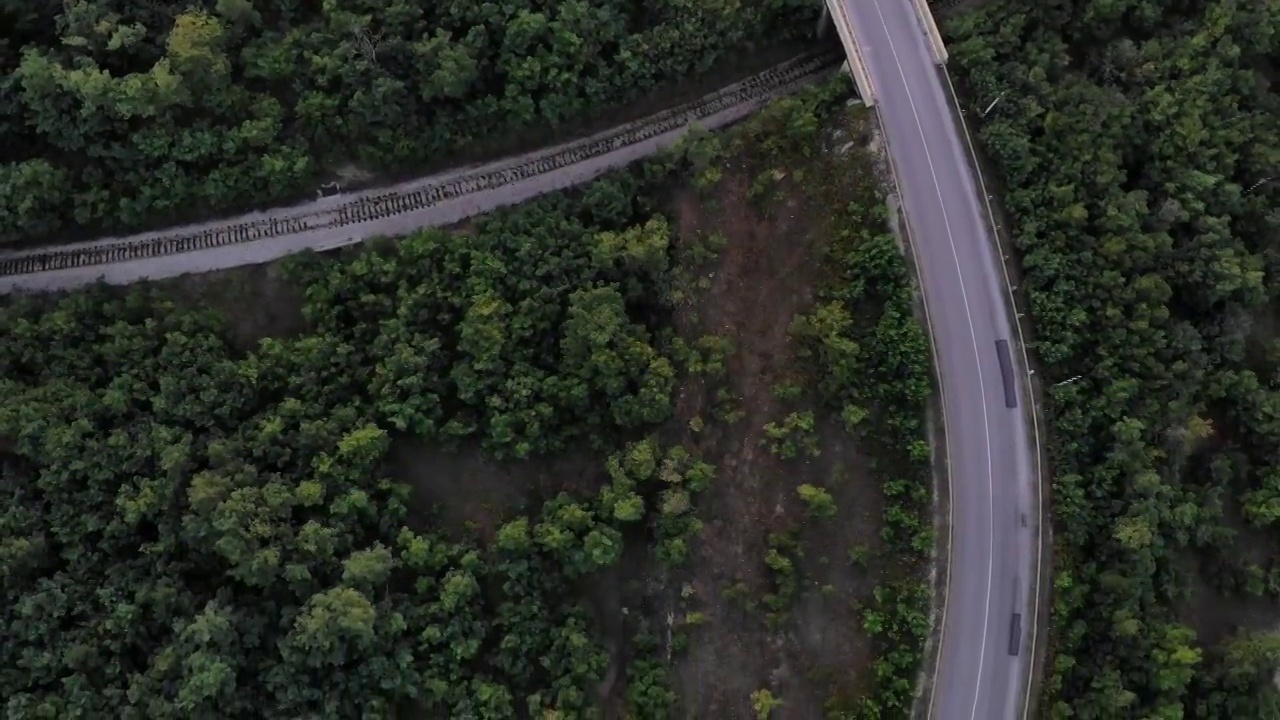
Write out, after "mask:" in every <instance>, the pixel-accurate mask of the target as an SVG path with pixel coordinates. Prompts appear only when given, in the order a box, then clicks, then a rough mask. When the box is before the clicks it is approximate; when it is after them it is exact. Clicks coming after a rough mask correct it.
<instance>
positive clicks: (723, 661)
mask: <svg viewBox="0 0 1280 720" xmlns="http://www.w3.org/2000/svg"><path fill="white" fill-rule="evenodd" d="M751 181H752V178H750V177H747V176H746V175H745V174H729V175H726V178H725V180H724V181H723V182H722V183H721V184H720V186H719V187H718V188H717V190H716V193H715V197H714V198H713V199H712V200H711V201H710V202H707V201H705V200H700V199H699V198H698V196H697V195H696V194H694V193H693V192H686V193H683V194H682V195H681V196H680V199H679V203H678V208H679V211H678V217H677V219H678V222H679V234H680V242H681V243H688V242H693V241H696V239H697V238H699V237H701V236H703V235H705V234H706V233H710V232H719V233H721V234H722V235H723V236H724V237H725V238H726V239H727V241H728V242H727V244H726V245H725V247H724V249H723V250H722V251H721V252H720V256H719V259H718V262H717V263H716V265H715V266H714V268H713V269H712V271H711V273H710V286H709V287H708V288H707V289H706V291H705V292H704V293H703V294H702V296H701V297H700V298H699V299H698V301H697V302H696V303H695V304H693V305H692V306H691V307H688V308H685V309H684V310H683V311H682V312H681V313H679V316H678V318H677V324H678V326H679V328H680V331H681V334H682V335H684V336H688V337H696V336H698V335H701V334H716V335H719V336H722V337H727V338H730V339H731V340H732V341H733V343H734V346H735V352H734V353H733V355H732V356H731V357H730V358H729V361H728V379H729V387H730V390H731V393H732V395H733V396H734V397H735V398H737V399H738V402H739V404H740V409H741V411H742V413H743V416H742V418H741V419H740V420H738V421H737V422H735V423H733V424H728V425H726V424H725V423H723V422H714V421H712V422H709V423H708V426H707V429H706V430H703V431H702V432H701V433H696V434H695V433H692V432H690V431H687V430H686V431H685V432H684V435H685V440H686V441H687V442H690V443H691V444H696V445H697V446H698V448H699V449H700V451H701V452H702V454H703V455H704V456H705V457H706V458H707V459H708V460H709V461H711V462H713V463H715V464H716V466H717V474H716V481H715V484H714V486H713V487H712V489H710V490H709V491H708V492H707V493H706V496H705V497H703V498H701V499H700V500H699V503H700V506H701V510H700V513H699V514H700V516H701V517H702V518H704V521H705V523H706V525H705V527H704V528H703V531H702V537H701V543H700V546H699V547H698V549H697V551H696V553H695V556H694V557H693V559H692V563H691V565H690V568H689V577H688V585H689V587H691V588H692V593H690V592H689V591H688V590H684V594H685V595H687V596H690V600H689V603H688V604H689V606H690V607H691V608H692V609H694V610H696V611H697V612H700V613H702V614H703V615H704V616H705V620H704V621H703V622H702V623H701V624H699V625H698V626H697V627H693V628H688V631H689V632H690V633H691V636H690V641H689V644H688V652H687V655H685V656H684V658H683V659H681V660H679V662H678V664H677V674H678V679H677V683H676V685H677V692H678V694H679V696H680V697H681V706H682V708H681V712H680V713H679V714H678V716H680V717H687V718H712V717H714V718H748V717H755V713H754V711H753V709H752V707H751V701H750V696H751V693H753V692H755V691H758V690H769V691H770V692H771V693H772V694H773V695H774V696H775V697H777V698H779V699H781V700H782V702H783V704H782V705H781V706H780V707H779V708H778V709H777V710H775V712H774V714H773V715H772V716H771V717H775V718H816V717H822V716H823V715H824V714H825V713H824V709H823V705H824V703H825V702H826V701H827V700H828V699H830V698H840V699H848V698H851V697H853V696H856V695H858V694H860V692H861V691H862V690H864V689H865V687H866V685H865V676H866V674H867V673H865V672H864V671H865V670H866V669H867V666H868V664H869V662H870V660H871V657H872V656H871V652H872V648H871V646H870V644H869V642H868V639H867V637H866V636H865V635H864V634H863V633H862V631H861V622H860V615H859V608H860V603H861V602H863V601H864V600H865V599H867V598H868V597H869V594H870V592H871V589H872V587H873V585H874V583H875V579H876V573H875V571H874V568H873V569H862V568H857V567H855V566H854V565H853V564H852V563H851V562H850V551H851V550H853V549H854V548H858V547H859V546H861V547H862V548H863V551H864V552H867V551H874V549H875V548H877V547H878V542H879V536H878V533H879V529H880V523H881V520H880V517H881V498H880V493H879V489H878V485H877V482H876V480H875V479H874V478H873V477H872V475H871V474H870V473H869V472H868V467H869V462H870V461H869V460H868V459H867V458H865V457H862V456H860V455H859V453H858V451H857V449H856V448H855V447H854V446H853V442H852V440H851V438H850V437H849V436H848V435H847V434H846V433H845V432H844V431H843V429H841V428H839V427H838V426H837V424H836V423H835V422H833V421H832V418H830V417H825V416H823V415H822V414H821V413H818V417H819V418H820V422H819V436H820V438H821V440H820V447H821V454H820V455H819V456H818V457H817V458H813V459H810V458H806V457H804V456H801V457H799V458H795V459H791V460H781V459H778V458H777V457H775V456H774V455H773V454H771V453H770V452H769V450H768V449H767V448H766V447H762V445H761V440H762V439H763V436H764V433H763V428H764V426H765V425H766V424H767V423H769V422H776V421H779V420H781V419H782V418H783V417H784V416H785V415H786V414H787V412H789V411H792V410H802V409H805V407H806V406H805V405H804V404H803V403H800V404H796V403H794V402H793V403H784V402H782V401H780V400H779V399H778V398H777V397H775V395H774V387H775V386H776V385H778V384H779V383H781V382H784V381H788V380H794V379H796V375H797V373H798V372H799V368H798V365H797V363H796V358H795V350H796V348H795V347H794V345H793V341H792V339H791V338H790V336H789V335H788V327H789V326H790V324H791V322H792V319H793V318H794V317H795V315H796V314H798V313H801V312H804V311H806V310H807V309H808V308H809V307H810V306H811V305H812V302H813V297H812V289H813V287H814V285H815V282H816V281H817V280H818V277H819V274H820V265H819V262H818V259H819V258H820V254H821V250H822V247H823V244H824V242H825V241H824V239H825V238H826V237H827V236H828V235H827V233H826V232H825V231H824V228H822V227H821V221H822V216H821V214H820V213H818V214H816V215H815V213H814V212H813V207H812V205H811V203H810V202H809V201H810V200H811V199H810V198H806V197H804V195H805V194H804V193H803V191H800V190H798V189H796V188H795V187H791V188H788V189H787V190H785V191H784V192H783V193H782V194H781V202H778V203H775V204H773V205H772V206H771V208H770V212H769V217H762V216H761V215H760V214H759V213H758V212H757V211H756V210H755V209H754V208H753V207H752V204H751V203H750V202H749V201H748V199H747V197H746V194H747V188H748V186H749V185H750V183H751ZM698 384H700V382H698V381H695V383H694V385H695V386H693V387H688V388H686V389H685V392H684V393H683V397H682V402H681V403H680V406H679V408H678V411H677V413H678V415H679V417H678V418H677V423H678V424H679V426H680V427H681V428H687V425H688V423H689V421H691V420H693V418H695V417H697V418H701V419H704V420H707V419H709V417H710V415H711V410H710V408H709V407H708V405H709V404H710V401H711V398H710V397H709V396H710V395H711V393H709V392H707V391H706V389H705V388H701V387H696V386H697V385H698ZM804 483H809V484H813V485H817V486H821V487H825V488H827V489H828V490H829V491H830V492H831V494H832V496H833V498H834V500H835V503H836V505H837V507H838V508H839V514H838V515H837V516H836V517H835V518H832V519H829V520H813V521H808V520H806V516H805V510H804V507H803V505H802V503H801V502H800V500H799V499H798V497H797V495H796V488H797V487H798V486H799V485H801V484H804ZM786 531H794V532H795V533H796V538H797V540H798V541H799V546H800V554H801V557H799V558H797V560H796V566H797V570H798V575H799V579H800V581H799V585H800V587H799V593H798V594H797V596H796V599H795V601H794V602H793V603H792V606H791V609H790V611H789V612H788V613H787V615H788V618H787V619H786V620H785V621H784V622H782V623H780V624H778V625H776V626H775V627H773V628H771V627H770V625H769V623H768V622H767V610H766V609H765V608H764V607H763V606H762V603H761V599H762V598H763V597H764V596H765V595H766V594H767V593H768V592H770V588H771V583H772V582H773V580H772V579H771V572H770V570H769V568H768V567H767V566H766V564H765V562H764V558H765V555H766V553H767V552H768V550H769V544H768V537H769V535H770V534H771V533H779V532H786ZM743 590H745V593H743Z"/></svg>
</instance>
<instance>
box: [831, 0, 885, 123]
mask: <svg viewBox="0 0 1280 720" xmlns="http://www.w3.org/2000/svg"><path fill="white" fill-rule="evenodd" d="M844 3H845V0H827V7H828V8H829V9H830V10H831V20H832V22H833V23H835V26H836V32H837V33H839V35H840V44H841V45H843V46H844V52H845V56H846V58H847V60H848V65H849V71H850V72H851V73H852V74H853V81H854V82H855V83H857V85H858V94H859V95H861V96H862V104H863V105H866V106H867V107H874V106H875V104H876V88H875V85H873V84H872V82H871V74H870V73H868V72H867V66H866V63H865V62H864V61H863V59H862V51H861V50H859V49H858V41H857V39H856V38H855V37H854V35H853V23H852V22H850V21H849V16H848V15H847V14H846V13H845V9H844Z"/></svg>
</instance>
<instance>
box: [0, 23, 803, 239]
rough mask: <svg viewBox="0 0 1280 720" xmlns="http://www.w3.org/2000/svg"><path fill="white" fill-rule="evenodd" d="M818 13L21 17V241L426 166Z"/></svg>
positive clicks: (17, 165)
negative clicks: (359, 170) (343, 168)
mask: <svg viewBox="0 0 1280 720" xmlns="http://www.w3.org/2000/svg"><path fill="white" fill-rule="evenodd" d="M816 16H817V6H816V5H814V4H813V3H810V2H807V1H806V0H768V1H767V2H753V3H741V2H737V0H717V1H713V2H705V1H699V2H688V1H687V0H645V1H644V2H639V1H638V0H553V1H551V2H531V1H530V0H517V1H514V2H502V3H491V2H490V3H480V2H473V1H471V0H442V1H439V2H428V3H421V2H409V1H407V0H396V1H395V2H390V3H388V2H372V1H370V0H326V1H325V2H323V3H317V2H302V1H301V0H282V1H281V2H271V3H252V2H249V1H248V0H216V2H215V1H213V0H205V1H204V2H194V3H177V4H174V3H142V2H136V1H127V0H67V1H66V2H56V3H26V2H18V1H17V0H7V1H6V2H0V28H3V29H2V30H0V138H3V142H2V143H0V244H3V243H5V242H13V241H15V240H20V239H27V238H38V239H44V240H48V239H49V238H50V237H56V233H58V232H59V231H60V230H68V229H71V230H74V229H78V228H88V229H94V230H112V231H115V230H123V229H130V228H136V227H140V226H144V225H147V226H151V225H155V224H157V223H161V222H163V221H165V220H171V219H174V218H179V217H181V218H189V217H191V216H193V215H199V214H207V213H213V212H218V211H226V210H228V209H230V208H238V207H241V206H245V205H248V204H252V205H256V206H261V205H262V204H264V203H269V202H272V201H277V200H280V199H284V198H292V197H295V196H297V195H298V194H299V193H302V194H310V193H311V192H313V191H314V187H315V180H316V178H318V177H328V178H330V179H332V177H333V176H332V174H331V171H332V170H333V169H334V168H335V167H337V166H339V165H342V164H344V163H356V164H358V165H359V166H360V167H363V168H366V169H369V170H371V171H386V170H404V169H408V170H415V169H416V170H419V171H421V169H422V167H423V166H425V165H426V164H428V163H430V162H432V161H434V160H437V159H438V158H439V157H441V156H444V155H453V154H455V153H457V152H458V151H459V150H461V149H463V148H466V147H468V146H469V145H471V144H473V143H475V142H476V141H482V140H490V139H492V138H495V137H501V136H504V135H509V134H511V133H514V132H519V131H526V130H530V129H540V128H546V127H555V126H559V125H563V124H564V123H567V122H570V121H575V120H579V119H581V118H583V117H585V116H588V115H592V114H598V113H600V112H601V111H602V110H603V109H605V108H609V107H613V106H617V105H619V104H620V103H624V102H627V101H630V100H634V99H636V98H637V97H639V96H640V95H642V94H644V93H646V92H647V91H650V90H653V89H654V88H656V87H659V86H661V85H666V84H670V83H673V82H675V81H677V80H679V79H681V78H684V77H686V76H688V75H690V74H693V73H697V72H700V71H703V70H706V69H707V68H709V67H710V66H711V65H712V64H713V63H715V62H716V61H717V60H719V59H722V58H724V57H726V56H729V55H733V54H749V53H752V52H754V51H755V50H758V45H760V44H761V43H776V42H779V41H782V40H784V39H786V38H789V37H800V36H806V35H808V34H810V33H812V28H813V20H814V19H815V18H816Z"/></svg>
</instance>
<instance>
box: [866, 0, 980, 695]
mask: <svg viewBox="0 0 1280 720" xmlns="http://www.w3.org/2000/svg"><path fill="white" fill-rule="evenodd" d="M871 4H872V5H874V6H875V8H876V14H877V15H879V16H880V26H881V27H882V28H883V29H884V37H885V42H886V43H888V45H889V52H890V53H891V54H892V55H893V62H894V64H895V65H897V67H898V76H899V77H900V78H901V79H902V89H903V91H904V92H905V93H906V96H907V103H908V104H909V105H910V106H911V114H912V115H913V116H914V117H915V121H916V129H917V130H918V131H919V133H920V145H921V147H922V148H923V149H924V156H925V160H926V161H928V163H929V174H930V176H931V177H932V179H933V188H934V190H935V191H936V192H937V195H938V208H939V209H940V210H941V211H942V222H943V225H944V226H945V227H946V229H947V243H948V244H949V245H950V246H951V256H952V258H954V260H955V265H956V277H957V279H958V280H959V283H960V296H961V298H962V299H963V301H964V313H965V317H966V318H967V319H968V323H969V337H970V338H972V340H973V356H974V361H975V362H976V363H977V367H978V391H979V393H981V395H982V399H983V402H982V429H983V435H984V436H985V438H986V444H987V510H988V515H987V519H988V524H987V537H988V543H989V544H988V551H987V598H986V607H985V608H984V610H983V614H982V643H981V645H980V646H979V649H978V673H977V681H976V682H975V684H974V689H973V706H972V709H971V710H970V713H969V719H970V720H974V718H976V717H977V716H978V699H979V698H980V697H981V692H980V690H981V688H982V666H983V662H984V661H985V659H986V654H987V630H988V627H989V622H990V620H991V584H992V579H993V576H994V573H995V568H994V565H995V542H996V538H995V522H994V520H995V479H994V477H993V470H992V462H991V425H990V423H989V422H988V418H987V403H986V397H987V390H986V385H985V384H984V383H983V380H982V370H981V368H982V354H981V353H980V352H979V351H978V334H977V331H976V330H975V329H974V327H973V313H972V312H970V310H969V293H968V292H967V290H966V289H965V284H964V273H963V271H962V270H961V267H960V253H959V251H957V250H956V242H955V236H954V235H953V234H952V232H951V220H950V219H949V218H948V217H947V207H946V204H945V203H944V202H943V199H942V186H941V185H940V184H939V183H938V174H937V172H936V171H935V169H934V166H933V155H932V154H931V153H930V152H929V143H928V140H927V139H926V137H925V132H924V125H923V124H922V123H921V122H920V113H919V111H917V110H916V102H915V99H914V98H913V97H912V95H911V84H910V83H908V82H907V74H906V72H904V71H903V69H902V63H901V61H900V60H899V59H898V50H897V48H896V47H894V44H893V37H892V36H891V35H890V33H889V24H888V23H887V22H886V21H885V18H884V11H883V10H881V9H880V3H879V0H871ZM939 382H941V378H939Z"/></svg>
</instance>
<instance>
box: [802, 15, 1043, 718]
mask: <svg viewBox="0 0 1280 720" xmlns="http://www.w3.org/2000/svg"><path fill="white" fill-rule="evenodd" d="M825 2H826V9H825V12H824V13H823V26H825V24H826V22H828V21H830V22H831V23H833V24H834V25H835V28H836V32H838V33H839V35H840V42H841V43H842V44H843V45H844V50H845V54H846V55H847V58H848V60H847V64H846V66H847V67H848V69H849V72H850V73H851V74H852V75H853V78H854V81H855V82H856V83H857V86H858V91H859V94H861V95H862V98H863V101H864V102H865V103H866V104H867V105H868V106H870V107H872V108H874V109H875V111H876V113H877V115H878V116H879V118H880V124H881V126H882V128H883V130H884V135H885V138H886V144H887V145H888V150H889V157H890V161H891V164H892V166H893V174H894V182H895V184H896V186H897V193H898V195H899V196H900V198H901V201H902V208H903V210H904V214H905V221H906V222H905V224H906V227H907V235H908V238H909V242H908V246H909V247H910V250H911V253H912V255H913V256H914V261H915V266H916V270H917V273H918V277H919V280H920V286H921V290H922V295H923V298H924V305H925V315H926V322H927V324H928V326H929V332H930V335H931V338H932V341H933V351H934V363H935V368H934V369H935V375H936V377H937V378H938V383H939V386H940V387H941V391H942V392H941V394H942V406H943V408H942V409H943V416H944V423H945V434H946V444H945V447H944V448H938V449H936V451H935V452H937V453H942V454H944V456H945V460H946V462H945V467H946V473H947V476H948V477H947V478H946V485H945V487H946V488H947V490H948V491H949V492H948V493H947V494H946V495H943V497H942V498H941V500H942V502H943V504H942V505H941V507H943V508H944V509H945V512H946V514H947V516H946V518H945V520H944V523H945V528H944V529H943V530H942V532H941V533H940V535H939V537H940V539H941V540H942V542H943V543H944V544H943V545H941V546H940V547H939V567H938V570H939V573H940V575H939V577H942V578H944V579H943V580H942V581H941V582H940V584H939V585H940V587H942V588H944V589H945V591H944V599H943V600H942V601H941V602H940V606H939V608H938V613H937V618H938V623H937V624H938V626H939V627H940V636H939V639H938V641H937V643H936V647H933V648H931V649H932V650H933V652H932V653H930V657H929V658H927V660H926V672H925V673H924V674H923V675H922V691H923V692H922V693H921V696H920V701H919V703H918V706H917V711H918V714H919V715H923V716H927V717H929V718H931V719H932V718H940V719H943V720H1014V719H1015V718H1019V717H1023V718H1025V717H1027V716H1028V715H1029V713H1030V710H1031V708H1030V701H1031V698H1032V696H1033V695H1034V693H1033V692H1032V691H1031V687H1032V677H1033V671H1034V666H1035V660H1034V658H1035V655H1036V650H1037V642H1036V635H1037V631H1038V629H1039V628H1038V625H1039V623H1038V619H1039V617H1040V614H1039V612H1038V610H1039V607H1040V605H1041V600H1042V594H1041V592H1040V568H1041V551H1042V546H1043V544H1044V543H1043V539H1042V533H1041V518H1042V517H1043V510H1044V507H1043V499H1042V492H1041V485H1040V482H1041V481H1040V478H1041V476H1042V474H1041V472H1040V457H1041V455H1040V443H1039V435H1040V433H1039V428H1038V426H1037V417H1036V412H1035V407H1034V402H1035V395H1034V390H1033V383H1032V380H1031V374H1030V372H1028V365H1029V363H1028V362H1027V357H1026V351H1025V343H1024V342H1023V341H1022V336H1021V330H1020V326H1019V325H1018V323H1017V322H1016V321H1015V317H1016V309H1015V302H1014V299H1013V295H1012V292H1011V284H1010V282H1009V276H1008V273H1007V268H1006V267H1005V264H1004V262H1005V261H1004V257H1003V254H1002V253H1001V252H1000V250H999V247H998V245H997V243H996V240H995V228H994V226H993V222H992V219H991V218H992V213H991V208H990V205H989V203H990V196H989V195H988V194H987V192H986V190H985V188H984V187H983V184H982V178H981V175H980V173H979V172H978V171H977V164H976V163H975V162H974V151H973V144H972V141H971V140H970V138H969V134H968V130H967V128H966V127H965V125H964V120H963V116H962V115H961V113H960V112H959V103H958V102H957V100H956V96H955V90H954V88H953V87H952V85H951V81H950V78H949V76H948V75H947V72H946V69H945V65H946V63H947V49H946V47H945V46H944V45H943V42H942V38H941V36H940V35H939V33H938V27H937V25H936V23H935V22H934V18H933V14H932V13H931V12H930V10H929V7H928V5H926V2H925V0H825ZM821 29H822V28H821V27H820V30H821ZM942 573H945V575H943V574H942ZM934 662H936V666H935V665H933V663H934Z"/></svg>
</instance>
